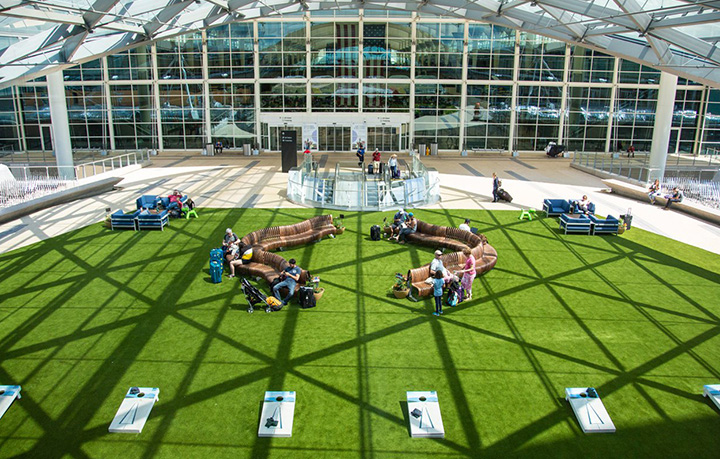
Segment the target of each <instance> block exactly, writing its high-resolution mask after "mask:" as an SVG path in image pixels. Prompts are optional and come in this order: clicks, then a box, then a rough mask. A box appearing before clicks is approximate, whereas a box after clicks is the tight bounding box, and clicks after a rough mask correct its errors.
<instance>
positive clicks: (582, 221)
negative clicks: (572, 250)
mask: <svg viewBox="0 0 720 459" xmlns="http://www.w3.org/2000/svg"><path fill="white" fill-rule="evenodd" d="M560 229H561V230H565V234H567V233H585V234H590V233H591V231H592V221H591V220H590V217H587V216H585V215H578V216H577V217H571V216H570V215H568V214H562V215H560Z"/></svg>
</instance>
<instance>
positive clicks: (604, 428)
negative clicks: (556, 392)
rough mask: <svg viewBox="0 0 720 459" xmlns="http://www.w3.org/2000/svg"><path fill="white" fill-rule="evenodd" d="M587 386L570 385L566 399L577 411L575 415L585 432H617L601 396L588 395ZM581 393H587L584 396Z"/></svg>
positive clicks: (566, 392) (566, 390) (566, 391)
mask: <svg viewBox="0 0 720 459" xmlns="http://www.w3.org/2000/svg"><path fill="white" fill-rule="evenodd" d="M587 389H588V388H587V387H570V388H566V389H565V400H567V401H568V402H570V406H571V407H572V409H573V411H574V412H575V417H576V418H577V420H578V422H579V423H580V427H581V428H582V430H583V432H585V433H604V432H615V424H613V422H612V419H610V415H609V414H608V412H607V410H606V409H605V405H603V402H602V400H600V397H597V398H590V397H587V392H586V391H587ZM581 394H585V395H586V396H583V395H581Z"/></svg>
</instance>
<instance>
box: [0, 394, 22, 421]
mask: <svg viewBox="0 0 720 459" xmlns="http://www.w3.org/2000/svg"><path fill="white" fill-rule="evenodd" d="M20 390H21V388H20V386H0V418H2V417H3V416H4V415H5V412H6V411H7V410H8V408H10V405H12V402H14V401H15V399H16V398H22V397H21V396H20Z"/></svg>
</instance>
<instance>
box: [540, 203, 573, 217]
mask: <svg viewBox="0 0 720 459" xmlns="http://www.w3.org/2000/svg"><path fill="white" fill-rule="evenodd" d="M543 211H544V212H545V215H546V216H548V217H557V216H558V215H562V214H567V213H570V201H568V200H567V199H546V200H545V201H543Z"/></svg>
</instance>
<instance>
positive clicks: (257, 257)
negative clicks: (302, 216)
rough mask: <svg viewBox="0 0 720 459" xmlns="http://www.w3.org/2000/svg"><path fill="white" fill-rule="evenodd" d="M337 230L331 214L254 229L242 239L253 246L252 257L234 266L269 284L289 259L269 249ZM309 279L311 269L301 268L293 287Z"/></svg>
mask: <svg viewBox="0 0 720 459" xmlns="http://www.w3.org/2000/svg"><path fill="white" fill-rule="evenodd" d="M336 232H337V228H335V225H333V218H332V215H321V216H318V217H313V218H311V219H309V220H305V221H302V222H300V223H296V224H294V225H286V226H272V227H270V228H263V229H261V230H257V231H253V232H252V233H249V234H247V235H245V236H244V237H243V238H242V239H241V242H242V243H243V244H244V245H251V246H252V247H253V257H252V259H251V261H250V263H248V264H245V265H240V266H237V267H236V270H237V271H238V272H239V273H240V274H245V275H248V276H252V277H261V278H263V279H265V281H267V283H268V284H272V282H273V281H274V280H275V279H277V278H278V276H280V273H282V272H283V270H284V269H285V268H286V267H288V265H289V263H288V262H287V260H285V258H283V257H281V256H280V255H278V254H276V253H272V252H270V251H271V250H276V249H279V248H281V247H294V246H297V245H303V244H308V243H311V242H316V241H319V240H321V239H322V238H323V237H325V236H328V235H331V234H332V235H335V233H336ZM309 279H310V273H309V272H308V271H307V270H306V269H303V270H302V273H301V274H300V280H299V281H298V283H297V285H296V287H295V289H296V290H297V289H299V288H300V286H301V285H305V284H306V283H307V282H308V280H309Z"/></svg>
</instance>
